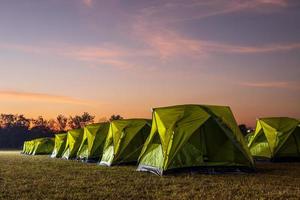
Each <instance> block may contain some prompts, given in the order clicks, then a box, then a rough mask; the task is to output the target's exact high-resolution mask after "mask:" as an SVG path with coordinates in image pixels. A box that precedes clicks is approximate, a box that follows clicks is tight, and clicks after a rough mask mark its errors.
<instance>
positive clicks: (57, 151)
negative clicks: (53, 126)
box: [51, 133, 67, 158]
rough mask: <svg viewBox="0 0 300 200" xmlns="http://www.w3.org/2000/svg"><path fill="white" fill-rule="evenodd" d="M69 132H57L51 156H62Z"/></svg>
mask: <svg viewBox="0 0 300 200" xmlns="http://www.w3.org/2000/svg"><path fill="white" fill-rule="evenodd" d="M66 143H67V133H60V134H55V145H54V149H53V152H52V154H51V158H60V157H62V154H63V152H64V150H65V148H66Z"/></svg>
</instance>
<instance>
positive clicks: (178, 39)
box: [133, 21, 300, 60]
mask: <svg viewBox="0 0 300 200" xmlns="http://www.w3.org/2000/svg"><path fill="white" fill-rule="evenodd" d="M133 32H134V34H136V35H137V36H138V38H139V39H140V40H142V41H143V42H144V43H146V44H147V45H148V46H149V47H150V48H151V50H152V51H153V53H152V54H153V55H154V54H156V55H158V56H159V57H160V58H161V59H163V60H165V59H169V58H173V57H178V56H189V57H199V56H201V55H211V54H214V53H224V54H258V53H273V52H284V51H292V50H297V49H300V42H295V43H277V44H260V45H236V44H229V43H223V42H216V41H209V40H201V39H192V38H188V37H186V36H184V35H180V34H179V33H177V32H176V31H172V30H171V29H165V28H160V27H159V28H156V29H155V28H151V26H149V25H148V24H147V23H145V22H144V21H139V23H136V24H135V25H134V26H133Z"/></svg>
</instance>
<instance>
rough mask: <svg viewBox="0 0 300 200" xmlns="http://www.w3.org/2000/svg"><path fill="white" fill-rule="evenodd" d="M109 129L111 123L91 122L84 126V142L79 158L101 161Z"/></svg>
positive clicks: (78, 154) (80, 148)
mask: <svg viewBox="0 0 300 200" xmlns="http://www.w3.org/2000/svg"><path fill="white" fill-rule="evenodd" d="M108 130H109V123H108V122H105V123H98V124H91V125H88V126H86V127H85V128H84V134H83V139H82V143H81V145H80V147H79V150H78V152H77V158H78V159H80V160H84V161H88V162H90V161H96V162H97V161H99V159H101V158H102V153H103V147H104V143H105V140H106V136H107V134H108Z"/></svg>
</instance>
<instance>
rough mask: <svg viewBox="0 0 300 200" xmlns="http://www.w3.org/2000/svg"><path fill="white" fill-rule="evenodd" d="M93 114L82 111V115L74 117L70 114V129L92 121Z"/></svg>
mask: <svg viewBox="0 0 300 200" xmlns="http://www.w3.org/2000/svg"><path fill="white" fill-rule="evenodd" d="M94 119H95V116H92V115H90V114H89V113H87V112H84V113H83V115H81V116H78V115H76V116H75V117H72V116H70V118H69V121H68V125H69V128H71V129H77V128H82V127H84V126H86V125H88V124H91V123H93V122H94Z"/></svg>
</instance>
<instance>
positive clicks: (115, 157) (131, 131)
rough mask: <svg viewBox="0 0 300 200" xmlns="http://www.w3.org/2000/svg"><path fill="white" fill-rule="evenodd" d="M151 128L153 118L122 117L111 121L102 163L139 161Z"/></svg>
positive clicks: (106, 164) (116, 163) (112, 163)
mask: <svg viewBox="0 0 300 200" xmlns="http://www.w3.org/2000/svg"><path fill="white" fill-rule="evenodd" d="M150 129H151V120H147V119H122V120H115V121H112V122H111V123H110V127H109V132H108V136H107V138H106V141H105V145H104V150H103V156H102V159H101V161H100V163H99V164H100V165H105V166H111V165H118V164H124V163H132V162H135V163H136V162H137V159H138V157H139V154H140V152H141V150H142V147H143V144H144V142H145V140H146V138H147V137H148V135H149V133H150Z"/></svg>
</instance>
